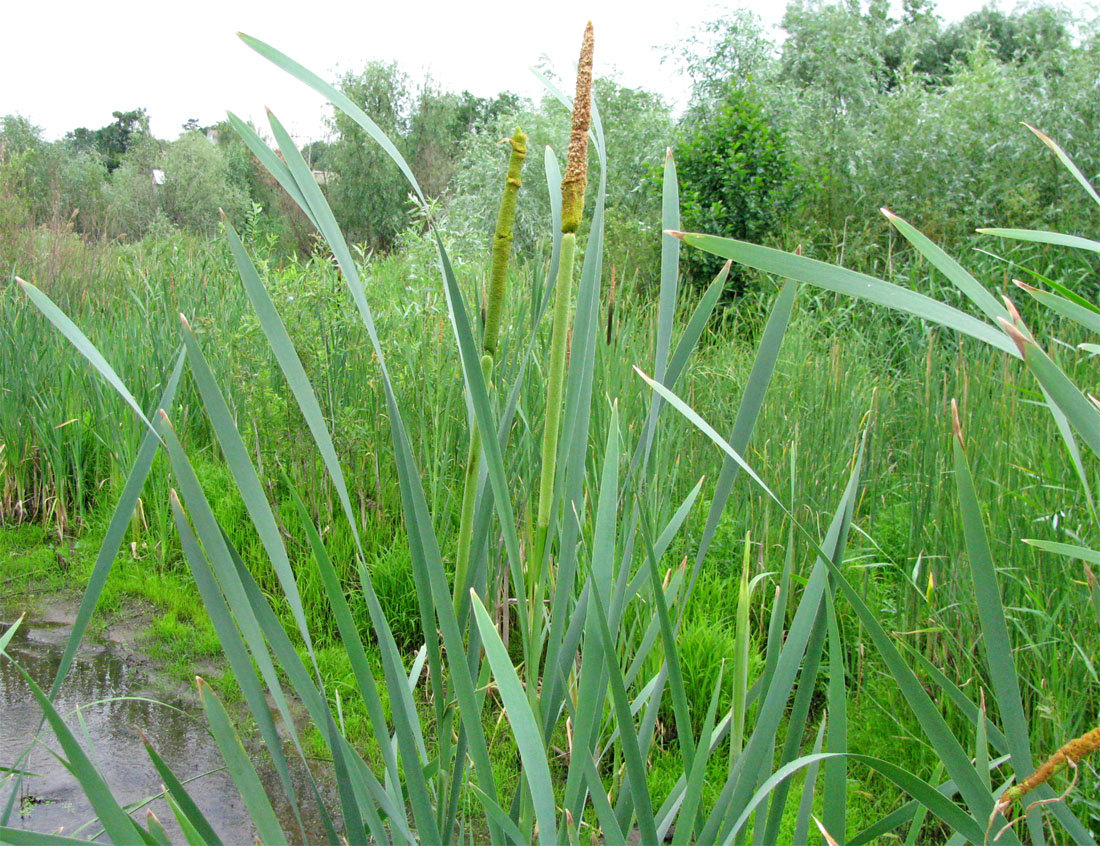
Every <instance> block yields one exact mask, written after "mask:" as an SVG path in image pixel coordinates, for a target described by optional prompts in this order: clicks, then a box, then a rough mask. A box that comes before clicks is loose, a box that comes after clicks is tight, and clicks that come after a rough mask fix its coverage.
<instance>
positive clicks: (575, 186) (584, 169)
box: [531, 21, 593, 614]
mask: <svg viewBox="0 0 1100 846" xmlns="http://www.w3.org/2000/svg"><path fill="white" fill-rule="evenodd" d="M592 43H593V40H592V23H591V21H589V23H588V26H587V27H585V30H584V40H583V42H582V43H581V55H580V59H579V60H578V62H577V92H576V96H575V97H574V98H573V129H572V132H571V134H570V136H569V157H568V160H567V161H566V166H565V177H564V178H563V179H562V182H561V198H562V207H561V231H562V239H561V259H560V261H559V264H558V278H557V281H556V283H555V291H554V326H553V331H552V333H551V335H550V372H549V375H548V378H547V384H546V426H545V428H544V429H543V432H542V471H541V476H540V478H539V506H538V516H537V520H536V523H535V557H534V559H533V575H532V579H531V588H532V590H531V594H532V606H531V609H532V610H531V613H532V614H534V613H535V612H536V608H537V603H538V601H539V596H540V595H541V592H542V591H541V584H542V570H543V566H544V561H543V559H544V555H545V552H546V535H547V532H548V530H549V527H550V514H551V511H552V509H553V502H554V476H555V473H556V472H557V458H558V428H559V425H560V422H561V398H562V388H563V386H564V384H565V370H566V361H565V358H566V356H565V348H566V343H567V340H568V336H569V325H570V320H571V306H572V298H573V261H574V258H575V256H576V251H577V229H578V228H579V227H580V223H581V217H582V215H583V214H584V189H585V186H586V185H587V183H588V127H589V125H590V124H591V122H592Z"/></svg>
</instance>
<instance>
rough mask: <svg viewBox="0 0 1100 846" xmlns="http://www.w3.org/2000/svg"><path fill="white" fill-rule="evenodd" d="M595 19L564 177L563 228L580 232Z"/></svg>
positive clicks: (587, 35)
mask: <svg viewBox="0 0 1100 846" xmlns="http://www.w3.org/2000/svg"><path fill="white" fill-rule="evenodd" d="M592 44H593V40H592V21H589V22H588V26H586V27H585V29H584V40H583V41H582V42H581V57H580V59H579V61H578V62H577V94H576V96H575V97H574V98H573V131H572V133H571V134H570V136H569V157H568V159H567V160H566V163H565V177H564V178H563V179H562V181H561V231H562V232H563V233H569V232H576V231H577V229H578V228H579V227H580V225H581V215H583V214H584V189H585V186H586V185H587V184H588V127H589V125H590V124H591V123H592Z"/></svg>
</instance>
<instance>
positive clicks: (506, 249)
mask: <svg viewBox="0 0 1100 846" xmlns="http://www.w3.org/2000/svg"><path fill="white" fill-rule="evenodd" d="M506 141H507V142H508V143H509V144H510V145H511V147H512V152H511V155H510V156H509V157H508V173H507V176H506V177H505V181H504V196H503V197H502V198H501V200H500V211H499V213H498V214H497V226H496V231H495V233H494V234H493V250H492V256H493V258H492V264H491V265H490V269H489V289H488V291H487V292H486V296H485V330H484V335H483V338H482V344H481V347H482V350H484V355H483V356H482V357H481V374H482V377H483V378H484V379H485V383H486V384H491V382H492V376H493V367H494V365H495V359H496V356H497V341H498V340H499V338H500V324H501V320H502V314H503V312H504V293H505V290H506V288H507V281H508V257H509V255H510V254H511V251H512V235H513V232H514V230H515V221H516V196H517V195H518V194H519V189H520V185H521V181H520V174H521V172H522V170H523V159H524V157H525V156H526V155H527V136H526V135H524V134H523V132H522V131H521V130H520V128H519V127H518V126H517V127H516V130H515V132H514V133H512V137H511V138H509V139H506ZM480 471H481V433H480V430H479V429H478V427H477V422H476V421H472V422H471V425H470V452H469V455H468V456H467V458H466V474H465V479H464V483H463V488H462V506H461V510H460V516H459V527H458V547H457V550H456V553H455V588H454V606H455V613H456V614H457V613H458V612H459V609H460V608H461V606H462V602H463V600H464V599H466V597H467V594H466V590H467V584H466V574H467V572H468V570H469V566H470V541H471V539H472V534H473V529H474V505H475V499H476V496H477V480H478V475H479V473H480Z"/></svg>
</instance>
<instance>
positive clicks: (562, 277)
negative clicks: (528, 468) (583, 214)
mask: <svg viewBox="0 0 1100 846" xmlns="http://www.w3.org/2000/svg"><path fill="white" fill-rule="evenodd" d="M576 251H577V236H576V235H575V234H573V233H572V232H568V233H566V234H565V235H563V236H562V239H561V260H560V262H559V263H558V281H557V283H556V284H555V286H554V288H555V289H554V318H553V319H554V323H553V327H554V328H553V331H552V333H551V335H550V373H549V375H548V377H547V386H546V415H545V420H546V424H545V427H544V428H543V430H542V477H541V478H540V480H539V510H538V519H537V521H536V527H537V528H538V529H542V530H543V532H544V533H545V530H546V528H547V527H548V526H549V525H550V505H551V502H552V500H553V497H554V474H555V472H556V470H557V457H558V426H559V423H560V421H561V395H562V388H563V387H564V385H565V344H566V338H567V337H568V335H569V322H570V316H571V311H572V304H573V260H574V256H575V255H576ZM536 548H537V545H536Z"/></svg>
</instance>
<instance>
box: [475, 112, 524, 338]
mask: <svg viewBox="0 0 1100 846" xmlns="http://www.w3.org/2000/svg"><path fill="white" fill-rule="evenodd" d="M508 141H509V143H510V144H511V145H512V155H511V157H510V158H509V159H508V177H507V179H506V181H505V183H504V196H503V197H502V198H501V201H500V212H499V213H498V214H497V229H496V233H495V234H494V235H493V263H492V267H491V269H490V271H489V295H488V297H487V298H486V305H485V339H484V341H483V342H482V344H483V347H484V349H485V352H487V353H488V354H489V355H491V356H493V358H494V359H495V358H496V355H497V339H498V338H499V336H500V318H501V313H502V312H503V310H504V309H503V306H504V289H505V281H506V277H507V272H508V255H509V253H510V252H511V251H512V234H513V229H514V224H515V220H516V195H517V194H518V193H519V187H520V171H522V170H523V158H524V156H526V155H527V136H526V135H524V134H523V132H521V131H520V128H519V127H518V126H517V127H516V131H515V133H513V135H512V137H511V138H510V139H508Z"/></svg>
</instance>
